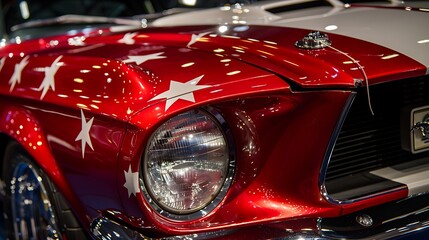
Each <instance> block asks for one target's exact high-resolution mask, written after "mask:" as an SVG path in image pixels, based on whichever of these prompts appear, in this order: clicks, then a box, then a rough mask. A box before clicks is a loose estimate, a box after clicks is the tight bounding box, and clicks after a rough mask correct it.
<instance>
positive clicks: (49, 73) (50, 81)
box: [37, 56, 63, 99]
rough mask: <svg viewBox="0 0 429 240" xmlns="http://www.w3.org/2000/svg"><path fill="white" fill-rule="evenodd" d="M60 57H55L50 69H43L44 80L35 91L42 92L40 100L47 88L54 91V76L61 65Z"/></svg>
mask: <svg viewBox="0 0 429 240" xmlns="http://www.w3.org/2000/svg"><path fill="white" fill-rule="evenodd" d="M62 57H63V56H59V57H57V58H56V59H55V61H54V62H53V63H52V64H51V66H50V67H45V78H44V79H43V81H42V83H41V84H40V87H39V88H38V89H37V91H42V90H43V91H42V96H40V99H43V98H44V97H45V95H46V93H47V92H48V90H49V88H52V91H55V79H54V75H55V74H56V73H57V71H58V69H59V68H60V67H61V66H62V65H63V63H62V62H60V60H61V58H62Z"/></svg>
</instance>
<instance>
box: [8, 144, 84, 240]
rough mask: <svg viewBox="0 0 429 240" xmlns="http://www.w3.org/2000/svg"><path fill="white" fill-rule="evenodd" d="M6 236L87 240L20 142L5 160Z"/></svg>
mask: <svg viewBox="0 0 429 240" xmlns="http://www.w3.org/2000/svg"><path fill="white" fill-rule="evenodd" d="M2 177H3V180H4V181H5V183H6V189H5V190H6V199H5V201H4V211H5V213H6V224H7V225H6V228H7V231H8V233H7V236H8V237H9V238H11V239H49V238H50V239H63V238H65V239H67V240H72V239H86V236H85V234H84V231H83V229H82V228H81V227H80V224H79V222H78V221H77V220H76V217H75V216H74V214H73V212H72V211H71V209H70V207H69V205H68V204H67V202H66V201H65V199H64V198H63V197H62V195H61V193H60V192H58V191H57V190H56V188H55V186H54V185H53V184H52V182H51V181H50V180H49V178H48V176H47V175H46V174H45V173H44V172H43V171H42V170H41V169H40V168H39V167H38V166H37V165H36V164H35V162H34V161H33V160H32V158H31V156H30V155H29V154H28V153H27V152H26V151H25V150H24V149H23V148H22V147H21V145H19V144H18V143H17V142H11V143H9V144H8V146H7V147H6V151H5V155H4V158H3V174H2Z"/></svg>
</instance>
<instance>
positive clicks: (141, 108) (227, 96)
mask: <svg viewBox="0 0 429 240" xmlns="http://www.w3.org/2000/svg"><path fill="white" fill-rule="evenodd" d="M240 27H246V29H245V30H243V28H240ZM240 29H241V30H240ZM135 33H136V34H135V36H134V37H133V41H132V44H126V43H123V42H121V41H120V40H121V39H123V37H124V36H125V35H124V34H125V33H112V32H108V31H107V30H104V31H101V32H93V33H91V34H89V35H85V36H82V37H84V39H83V43H84V44H85V45H84V46H76V45H73V44H70V41H69V40H70V39H73V38H76V37H79V36H60V37H52V38H46V39H41V40H30V41H27V42H23V43H21V44H13V45H7V46H5V47H3V48H2V49H0V56H2V57H3V59H4V65H3V66H2V69H1V72H0V98H1V99H0V101H1V103H2V104H1V105H0V116H1V121H2V122H0V126H1V128H0V132H2V133H3V134H6V135H8V136H10V137H11V138H13V139H15V140H17V141H18V142H20V143H21V144H22V145H23V146H25V148H26V149H27V150H28V151H29V153H30V154H31V155H32V156H33V157H34V158H35V160H36V161H37V163H39V164H40V165H41V166H42V168H43V169H44V170H45V171H46V172H47V173H48V175H49V176H50V177H51V178H52V180H53V181H54V182H55V184H56V185H57V186H58V187H59V188H60V189H61V191H62V192H63V194H64V195H65V196H66V197H67V199H69V201H70V204H71V205H72V207H73V209H74V210H75V211H76V213H77V215H78V217H79V219H80V220H81V221H82V222H83V223H84V226H85V227H86V228H88V227H89V222H90V221H91V220H92V219H93V218H95V217H97V216H99V215H100V214H107V215H113V217H117V218H119V219H121V220H122V221H123V222H126V223H127V224H129V225H131V226H132V227H134V228H137V229H141V231H145V232H146V233H150V234H154V235H157V236H163V235H176V234H190V233H197V232H203V231H214V230H219V229H225V228H227V227H228V228H236V227H239V226H240V227H241V226H251V225H255V224H268V223H274V222H282V221H290V220H301V221H302V222H299V224H295V223H294V224H291V225H288V226H290V229H291V231H293V232H295V231H299V230H300V229H302V228H304V227H307V228H310V229H315V228H316V226H315V225H314V223H315V219H317V218H319V217H333V216H338V215H340V214H342V213H344V212H349V211H354V210H358V209H361V208H363V207H369V206H373V205H376V204H380V203H383V202H387V201H391V200H394V199H399V198H402V197H404V196H406V193H404V192H395V193H391V194H386V195H384V196H380V197H379V198H378V199H375V200H372V201H364V202H358V203H355V204H350V205H347V206H346V208H344V206H340V205H336V204H334V203H331V202H329V201H327V200H326V199H325V198H324V197H323V196H322V193H321V189H320V187H321V186H320V168H321V166H322V164H323V160H324V157H325V154H326V149H327V146H328V144H329V141H330V139H331V134H332V132H333V131H334V129H335V128H336V126H337V124H338V119H339V117H340V116H341V114H342V112H343V110H344V108H345V104H346V102H347V99H348V98H349V96H350V94H351V92H352V91H353V89H354V88H355V81H354V80H355V79H363V75H362V72H361V69H359V66H357V65H356V64H355V63H353V61H351V59H350V58H349V57H347V56H346V55H345V54H343V53H347V54H348V55H349V56H350V57H351V58H353V59H356V60H357V61H359V63H360V65H362V66H363V67H364V69H365V72H366V74H367V76H368V78H369V79H368V80H369V83H370V84H378V83H381V82H385V81H390V80H395V79H399V78H404V77H412V76H418V75H423V74H424V73H425V72H426V69H425V68H424V66H422V65H420V64H418V63H417V62H415V61H414V60H412V59H410V58H408V57H406V56H403V55H399V56H398V57H395V58H387V59H383V56H389V55H392V54H398V53H397V52H395V51H393V50H390V49H386V48H383V47H381V46H377V45H374V44H370V43H367V42H362V41H357V40H354V39H350V38H345V37H341V36H337V35H330V38H331V40H332V41H333V42H334V44H333V45H332V46H333V47H334V48H335V49H338V50H340V51H341V52H342V53H340V52H338V51H337V50H335V49H332V48H327V49H323V50H317V51H307V50H300V49H297V48H296V47H295V46H294V43H295V41H297V40H299V39H300V38H302V37H303V36H305V35H306V34H307V31H306V30H298V29H287V28H268V27H257V26H256V27H247V26H235V27H234V26H231V30H230V31H229V32H226V33H225V34H224V35H221V34H220V33H218V32H217V27H216V26H203V27H192V28H158V29H147V30H140V31H136V32H135ZM199 33H207V34H205V35H204V36H203V37H202V38H200V39H199V40H198V41H196V42H195V43H192V42H191V40H192V36H193V34H199ZM149 55H151V56H152V58H151V59H146V61H143V62H141V63H139V62H133V61H134V60H133V59H132V58H130V56H134V57H135V56H140V57H141V56H145V57H148V56H149ZM56 59H58V60H59V61H60V62H61V63H60V64H59V65H57V67H58V69H57V72H56V73H55V75H53V76H52V77H53V79H54V83H53V84H52V82H51V84H50V85H43V84H44V79H45V78H46V77H47V72H48V68H49V67H50V66H52V64H53V63H54V62H55V60H56ZM25 60H28V64H26V65H25V66H24V67H23V69H22V72H21V74H20V81H18V80H17V79H15V83H14V84H12V83H11V82H13V81H12V80H13V78H14V77H13V76H14V74H15V73H17V70H16V69H17V65H18V64H19V63H22V62H23V61H25ZM136 61H137V60H136ZM197 77H201V80H200V81H199V82H198V85H204V86H208V87H207V88H204V89H201V90H198V91H195V92H194V98H195V102H192V101H187V100H184V99H180V96H174V95H172V96H170V98H169V99H172V98H178V99H177V101H175V102H174V103H172V105H171V106H170V107H167V103H166V102H167V101H166V100H165V99H155V100H154V97H156V96H159V95H160V94H162V93H164V92H166V91H168V90H169V89H170V86H171V82H172V81H175V82H180V83H185V82H188V81H190V80H193V79H195V78H197ZM12 85H13V87H12ZM302 88H320V89H319V90H314V91H308V92H305V91H301V90H302ZM339 88H342V90H339ZM44 91H46V92H45V94H44V93H43V92H44ZM198 107H210V108H214V109H216V110H217V111H218V112H220V113H221V114H222V116H223V117H224V118H225V119H226V121H227V123H228V124H229V127H230V129H231V131H232V133H233V136H234V143H235V147H236V149H235V150H236V158H237V159H236V160H237V168H236V172H235V176H234V180H233V185H232V186H231V188H230V190H229V191H228V194H227V196H226V197H225V199H224V200H223V201H222V203H221V204H220V205H219V206H218V207H217V208H216V209H215V210H214V211H212V212H210V213H209V214H207V215H206V216H204V217H203V218H201V219H196V220H190V221H174V220H171V219H167V218H165V217H162V216H160V215H158V214H157V213H156V212H155V211H154V210H153V209H152V208H151V207H150V205H149V204H148V202H147V200H146V199H145V198H144V197H143V196H142V194H141V193H140V194H137V196H134V195H131V196H129V195H128V192H127V189H126V188H125V187H124V183H125V178H124V172H125V171H127V170H128V169H129V167H131V169H132V171H133V172H137V171H139V168H140V164H141V157H142V155H143V153H144V150H145V147H146V143H147V141H148V139H149V138H150V136H151V134H152V133H153V132H154V131H155V130H156V128H157V127H158V126H159V125H160V124H162V123H163V122H164V121H166V120H168V119H169V118H170V117H172V116H174V115H176V114H178V113H180V112H184V111H187V110H189V109H193V108H198ZM81 109H82V110H83V113H84V115H85V119H84V120H85V121H86V122H87V121H90V119H92V118H94V122H93V125H92V128H91V132H90V139H91V141H92V148H91V147H90V146H88V145H85V143H84V144H83V145H82V141H77V140H76V139H77V136H78V134H79V132H80V131H81V129H82V126H81V123H82V121H83V120H82V119H81V112H80V110H81ZM12 121H14V122H12ZM21 126H22V129H21ZM18 132H19V134H18ZM30 143H31V145H30ZM82 146H85V147H86V148H85V150H84V149H82ZM34 147H35V148H34ZM136 184H138V183H136Z"/></svg>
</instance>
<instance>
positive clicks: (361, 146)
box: [326, 76, 429, 187]
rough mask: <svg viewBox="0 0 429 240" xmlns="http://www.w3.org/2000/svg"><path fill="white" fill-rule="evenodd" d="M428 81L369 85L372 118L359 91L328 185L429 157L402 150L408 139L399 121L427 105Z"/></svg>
mask: <svg viewBox="0 0 429 240" xmlns="http://www.w3.org/2000/svg"><path fill="white" fill-rule="evenodd" d="M428 82H429V77H427V76H426V77H420V78H413V79H405V80H400V81H394V82H390V83H383V84H378V85H374V86H371V87H370V94H371V104H372V106H373V109H374V112H375V115H374V116H373V115H371V113H370V111H369V107H368V101H367V93H366V90H365V89H364V88H362V89H359V90H358V92H357V96H356V99H355V100H354V102H353V105H352V107H351V108H350V110H349V112H348V114H347V117H346V120H345V121H344V124H343V127H342V129H341V131H340V134H339V136H338V139H337V142H336V144H335V147H334V150H333V152H332V156H331V159H330V162H329V165H328V169H327V172H326V181H327V185H328V184H329V181H330V180H333V179H338V178H341V177H344V176H350V175H354V174H360V173H363V172H369V171H373V170H376V169H379V168H381V167H386V166H391V165H395V164H398V163H403V162H407V161H413V160H418V159H421V158H422V157H423V156H428V154H429V153H428V152H426V153H421V154H412V153H411V152H410V151H409V150H404V149H403V148H402V141H401V138H404V137H409V134H404V133H403V134H402V135H404V136H401V127H404V126H401V124H404V123H401V118H402V119H404V118H407V117H408V118H409V114H410V111H411V109H413V108H416V107H422V106H427V105H429V83H428ZM404 114H405V115H404ZM405 127H408V126H405ZM327 187H329V186H327Z"/></svg>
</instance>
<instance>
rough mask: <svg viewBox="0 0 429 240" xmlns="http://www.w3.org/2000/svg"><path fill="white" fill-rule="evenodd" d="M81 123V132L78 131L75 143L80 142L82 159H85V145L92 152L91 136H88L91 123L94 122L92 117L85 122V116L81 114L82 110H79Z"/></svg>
mask: <svg viewBox="0 0 429 240" xmlns="http://www.w3.org/2000/svg"><path fill="white" fill-rule="evenodd" d="M80 115H81V122H82V130H80V133H79V135H77V137H76V139H75V141H79V140H80V141H81V143H82V158H85V147H86V144H88V146H89V147H90V148H91V149H92V150H93V151H94V148H93V147H92V142H91V136H89V131H90V130H91V126H92V122H93V121H94V117H92V118H91V119H90V120H89V121H88V122H87V121H86V118H85V114H83V110H82V109H81V110H80Z"/></svg>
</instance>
